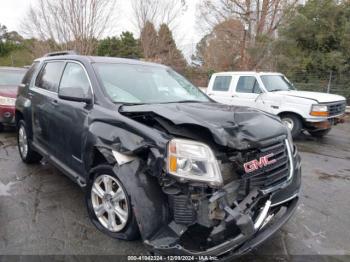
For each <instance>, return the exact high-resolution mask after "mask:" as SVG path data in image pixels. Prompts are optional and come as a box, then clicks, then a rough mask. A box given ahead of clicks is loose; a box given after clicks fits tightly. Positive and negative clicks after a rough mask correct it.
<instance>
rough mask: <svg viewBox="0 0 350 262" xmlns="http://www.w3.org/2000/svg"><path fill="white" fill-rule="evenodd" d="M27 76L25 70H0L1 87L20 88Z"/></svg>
mask: <svg viewBox="0 0 350 262" xmlns="http://www.w3.org/2000/svg"><path fill="white" fill-rule="evenodd" d="M24 74H25V71H24V70H23V71H22V70H18V71H17V70H11V69H9V70H8V69H4V70H0V85H9V86H18V85H19V84H20V83H21V81H22V78H23V76H24Z"/></svg>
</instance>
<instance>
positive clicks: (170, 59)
mask: <svg viewBox="0 0 350 262" xmlns="http://www.w3.org/2000/svg"><path fill="white" fill-rule="evenodd" d="M157 46H158V52H157V55H156V57H157V58H158V59H159V60H160V61H161V63H162V64H165V65H169V66H171V67H173V68H174V69H175V70H176V71H179V72H182V71H183V70H184V69H185V67H186V60H185V58H184V56H183V54H182V53H181V51H180V50H179V49H178V48H177V46H176V43H175V40H174V38H173V35H172V33H171V31H170V29H169V27H168V26H167V25H166V24H162V25H161V26H160V29H159V32H158V45H157Z"/></svg>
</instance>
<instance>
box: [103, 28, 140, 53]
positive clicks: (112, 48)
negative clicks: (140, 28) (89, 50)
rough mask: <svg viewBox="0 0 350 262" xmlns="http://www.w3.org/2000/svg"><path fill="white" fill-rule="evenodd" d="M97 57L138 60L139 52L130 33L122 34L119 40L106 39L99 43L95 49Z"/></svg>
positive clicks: (136, 42) (114, 38) (135, 41)
mask: <svg viewBox="0 0 350 262" xmlns="http://www.w3.org/2000/svg"><path fill="white" fill-rule="evenodd" d="M97 54H98V55H99V56H112V57H124V58H139V57H141V50H140V46H139V43H138V41H137V40H136V39H135V38H134V35H133V34H132V33H130V32H123V33H122V34H121V36H120V38H117V37H107V38H106V39H103V40H101V41H100V42H99V44H98V47H97Z"/></svg>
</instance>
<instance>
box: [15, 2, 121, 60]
mask: <svg viewBox="0 0 350 262" xmlns="http://www.w3.org/2000/svg"><path fill="white" fill-rule="evenodd" d="M115 3H116V0H74V1H73V0H60V1H55V0H38V3H37V5H35V6H31V7H30V8H29V11H28V13H27V15H26V17H25V19H24V20H23V22H22V29H23V31H24V32H25V33H26V34H27V35H29V36H31V37H35V38H37V39H39V40H41V41H43V42H44V43H45V42H46V41H49V40H50V41H51V42H52V43H54V48H53V49H57V50H63V49H75V50H76V51H78V52H79V53H81V54H92V53H93V51H94V49H95V47H96V43H97V41H96V39H99V38H100V37H101V36H102V35H103V33H105V31H106V29H107V25H108V23H109V22H111V20H112V18H113V17H112V14H113V12H114V7H115ZM45 49H46V52H47V51H51V50H52V46H50V45H49V44H48V45H45Z"/></svg>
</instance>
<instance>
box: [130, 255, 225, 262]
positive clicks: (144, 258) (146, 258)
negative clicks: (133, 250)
mask: <svg viewBox="0 0 350 262" xmlns="http://www.w3.org/2000/svg"><path fill="white" fill-rule="evenodd" d="M216 260H219V259H218V258H217V257H215V256H128V261H216Z"/></svg>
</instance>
